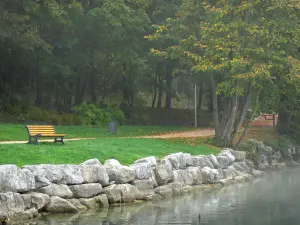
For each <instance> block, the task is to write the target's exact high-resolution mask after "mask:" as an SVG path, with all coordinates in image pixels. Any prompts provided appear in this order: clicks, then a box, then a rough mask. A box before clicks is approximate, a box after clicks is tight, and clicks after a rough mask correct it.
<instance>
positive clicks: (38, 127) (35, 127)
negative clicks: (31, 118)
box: [27, 126, 54, 129]
mask: <svg viewBox="0 0 300 225" xmlns="http://www.w3.org/2000/svg"><path fill="white" fill-rule="evenodd" d="M27 127H28V128H29V129H44V128H45V129H54V127H52V126H27Z"/></svg>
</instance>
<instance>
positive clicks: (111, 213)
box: [37, 171, 300, 225]
mask: <svg viewBox="0 0 300 225" xmlns="http://www.w3.org/2000/svg"><path fill="white" fill-rule="evenodd" d="M299 172H300V171H285V172H282V173H280V174H271V175H270V176H269V177H268V179H266V180H262V181H258V182H255V183H253V184H251V185H237V186H231V187H229V188H226V189H221V190H214V191H206V192H203V191H200V192H195V193H193V194H190V195H188V196H183V197H179V198H175V199H171V200H164V201H159V202H155V203H150V202H148V203H142V204H136V205H127V206H121V207H113V208H110V209H105V210H102V211H89V212H85V213H81V214H76V215H72V216H70V215H55V216H47V217H44V218H42V219H40V220H39V221H38V222H37V224H38V225H58V224H66V225H67V224H70V225H96V224H97V225H140V224H142V225H158V224H181V225H184V224H191V225H200V224H212V225H253V224H255V225H282V224H286V225H300V173H299ZM199 214H200V215H201V221H200V222H199V217H198V215H199Z"/></svg>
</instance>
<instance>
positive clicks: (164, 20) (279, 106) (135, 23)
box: [0, 0, 300, 145]
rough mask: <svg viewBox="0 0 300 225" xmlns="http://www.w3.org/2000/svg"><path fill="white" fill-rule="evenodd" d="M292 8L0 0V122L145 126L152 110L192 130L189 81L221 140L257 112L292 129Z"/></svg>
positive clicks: (295, 38)
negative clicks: (114, 121) (273, 116)
mask: <svg viewBox="0 0 300 225" xmlns="http://www.w3.org/2000/svg"><path fill="white" fill-rule="evenodd" d="M299 9H300V4H299V3H298V2H297V1H293V0H267V1H265V0H220V1H218V0H113V1H112V0H2V1H1V2H0V17H1V19H0V55H1V60H0V110H1V111H0V112H1V113H0V114H1V116H0V117H1V118H2V120H3V121H12V120H14V121H38V122H41V121H43V122H45V123H52V124H104V123H107V122H108V121H110V120H112V119H117V120H119V121H122V122H123V121H127V122H132V123H134V122H137V121H138V122H140V123H145V124H149V123H151V122H154V121H155V120H154V119H153V117H151V116H149V112H151V114H152V115H155V117H162V118H163V119H161V120H160V122H166V121H168V120H169V121H170V122H169V123H170V124H172V123H174V124H176V122H177V123H179V121H182V120H184V123H186V124H185V125H188V124H189V125H191V124H192V111H190V110H188V109H191V108H193V96H194V84H197V87H198V88H197V98H198V100H197V108H198V109H199V118H200V125H213V126H214V127H215V130H216V139H217V141H218V142H219V143H220V144H221V145H231V144H232V140H233V139H234V138H235V136H236V135H237V133H238V131H239V128H240V127H241V124H242V123H243V121H245V119H246V118H247V121H249V124H250V123H251V121H253V120H254V119H255V118H256V117H257V115H258V114H259V113H260V112H265V113H276V114H279V122H278V124H277V130H278V132H280V133H282V134H295V133H297V130H298V123H299V119H298V117H299V99H300V98H299V97H300V90H299V87H300V76H299V71H300V63H299V50H300V43H299V42H300V29H299V28H300V25H299V16H300V11H299ZM163 108H164V109H163ZM172 108H173V109H174V108H176V109H178V110H171V109H172ZM186 109H187V110H186ZM86 118H88V119H86ZM184 118H185V119H184ZM158 121H159V120H158ZM189 121H190V122H189ZM247 126H248V125H246V128H247Z"/></svg>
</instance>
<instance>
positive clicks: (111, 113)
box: [73, 102, 125, 126]
mask: <svg viewBox="0 0 300 225" xmlns="http://www.w3.org/2000/svg"><path fill="white" fill-rule="evenodd" d="M73 110H74V111H75V113H76V114H77V115H78V116H80V117H81V118H82V119H83V123H84V124H85V125H93V126H96V125H106V124H107V123H108V122H110V121H111V120H116V121H118V122H119V123H122V122H124V120H125V116H124V113H123V112H122V111H121V110H120V109H118V108H116V107H107V108H106V109H101V108H98V107H97V106H95V105H94V104H88V103H87V102H83V103H82V104H80V105H78V106H75V107H74V108H73Z"/></svg>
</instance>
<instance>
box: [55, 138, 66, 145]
mask: <svg viewBox="0 0 300 225" xmlns="http://www.w3.org/2000/svg"><path fill="white" fill-rule="evenodd" d="M56 142H60V143H62V144H64V137H60V140H57V138H54V143H56Z"/></svg>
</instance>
